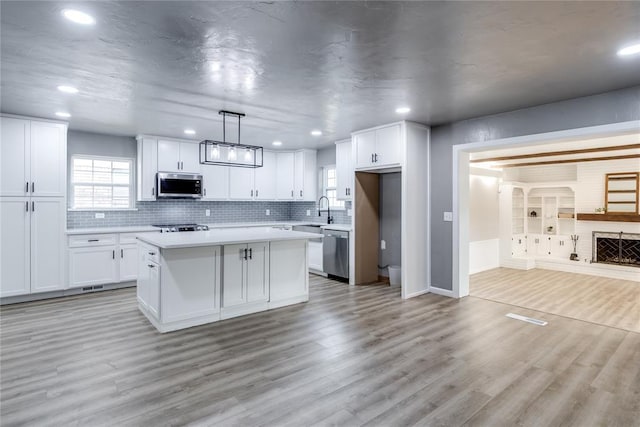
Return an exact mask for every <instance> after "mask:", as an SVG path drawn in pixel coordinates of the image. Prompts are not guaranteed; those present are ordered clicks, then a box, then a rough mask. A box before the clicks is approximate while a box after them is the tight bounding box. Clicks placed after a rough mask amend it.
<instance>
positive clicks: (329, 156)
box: [316, 145, 336, 168]
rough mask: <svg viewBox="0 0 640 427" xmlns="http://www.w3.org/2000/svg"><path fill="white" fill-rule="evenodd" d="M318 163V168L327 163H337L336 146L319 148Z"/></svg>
mask: <svg viewBox="0 0 640 427" xmlns="http://www.w3.org/2000/svg"><path fill="white" fill-rule="evenodd" d="M316 162H317V164H318V168H321V167H323V166H327V165H335V164H336V146H335V145H331V146H330V147H325V148H321V149H320V150H318V157H317V159H316Z"/></svg>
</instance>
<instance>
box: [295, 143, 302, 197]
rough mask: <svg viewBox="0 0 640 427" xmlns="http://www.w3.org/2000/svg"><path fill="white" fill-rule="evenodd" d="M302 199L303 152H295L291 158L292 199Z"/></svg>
mask: <svg viewBox="0 0 640 427" xmlns="http://www.w3.org/2000/svg"><path fill="white" fill-rule="evenodd" d="M303 197H304V152H303V151H296V152H295V153H294V156H293V198H294V199H295V200H302V199H303Z"/></svg>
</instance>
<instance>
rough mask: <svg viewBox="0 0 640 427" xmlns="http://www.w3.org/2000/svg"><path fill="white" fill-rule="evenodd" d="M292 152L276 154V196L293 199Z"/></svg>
mask: <svg viewBox="0 0 640 427" xmlns="http://www.w3.org/2000/svg"><path fill="white" fill-rule="evenodd" d="M293 157H294V156H293V153H278V154H276V164H277V170H276V197H277V199H278V200H293V194H294V193H293V191H294V190H293V162H294V159H293Z"/></svg>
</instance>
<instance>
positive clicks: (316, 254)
mask: <svg viewBox="0 0 640 427" xmlns="http://www.w3.org/2000/svg"><path fill="white" fill-rule="evenodd" d="M322 257H323V253H322V242H313V241H310V242H309V268H310V269H312V270H316V271H323V269H324V267H323V265H322V264H323V263H322Z"/></svg>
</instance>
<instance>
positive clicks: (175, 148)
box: [158, 139, 180, 172]
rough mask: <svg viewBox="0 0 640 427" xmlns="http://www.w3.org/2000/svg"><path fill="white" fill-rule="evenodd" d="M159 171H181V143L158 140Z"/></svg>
mask: <svg viewBox="0 0 640 427" xmlns="http://www.w3.org/2000/svg"><path fill="white" fill-rule="evenodd" d="M158 171H160V172H179V171H180V143H179V142H176V141H163V140H162V139H160V140H158Z"/></svg>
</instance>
